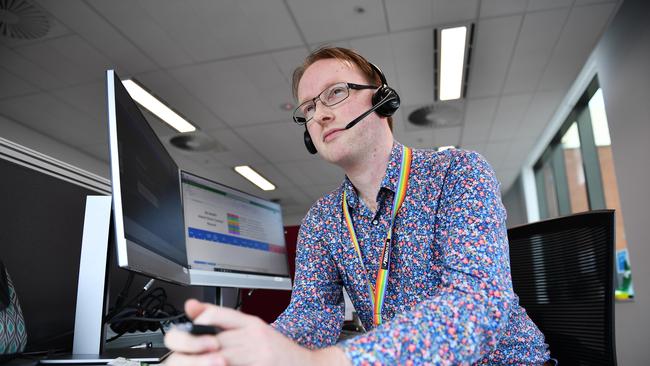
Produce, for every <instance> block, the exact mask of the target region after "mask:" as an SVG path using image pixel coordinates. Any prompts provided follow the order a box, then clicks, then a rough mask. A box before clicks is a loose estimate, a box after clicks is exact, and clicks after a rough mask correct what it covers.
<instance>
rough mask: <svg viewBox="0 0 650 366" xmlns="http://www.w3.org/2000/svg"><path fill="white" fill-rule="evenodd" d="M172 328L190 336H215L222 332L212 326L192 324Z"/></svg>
mask: <svg viewBox="0 0 650 366" xmlns="http://www.w3.org/2000/svg"><path fill="white" fill-rule="evenodd" d="M174 328H175V329H178V330H180V331H183V332H187V333H189V334H191V335H217V334H219V333H220V332H221V331H222V330H223V329H221V328H220V327H217V326H214V325H201V324H194V323H182V324H177V325H175V326H174Z"/></svg>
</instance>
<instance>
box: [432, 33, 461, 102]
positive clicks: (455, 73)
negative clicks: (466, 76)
mask: <svg viewBox="0 0 650 366" xmlns="http://www.w3.org/2000/svg"><path fill="white" fill-rule="evenodd" d="M466 44H467V27H456V28H447V29H443V30H442V31H440V87H439V90H440V92H439V99H440V100H453V99H459V98H460V97H461V96H462V83H463V70H464V69H465V48H466Z"/></svg>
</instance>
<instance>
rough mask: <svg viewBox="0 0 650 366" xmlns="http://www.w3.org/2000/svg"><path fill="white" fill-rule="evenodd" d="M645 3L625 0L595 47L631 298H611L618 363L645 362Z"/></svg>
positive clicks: (648, 305) (648, 234) (648, 195)
mask: <svg viewBox="0 0 650 366" xmlns="http://www.w3.org/2000/svg"><path fill="white" fill-rule="evenodd" d="M649 16H650V2H649V1H647V0H626V1H625V2H624V3H623V5H622V6H621V8H620V9H619V12H618V14H617V15H616V17H615V18H614V21H613V22H612V24H611V26H610V28H609V29H608V30H607V32H606V33H605V34H604V36H603V38H602V39H601V41H600V42H599V44H598V47H597V48H596V51H595V54H594V55H595V61H596V72H597V74H598V78H599V81H600V85H601V87H602V90H603V96H604V99H605V108H606V111H607V120H608V122H609V127H610V135H611V139H612V151H613V154H614V164H615V168H616V177H617V180H618V186H619V190H620V196H621V206H622V210H623V215H624V217H625V235H626V238H627V242H628V249H629V252H630V261H631V265H632V276H633V280H634V288H635V291H636V299H635V301H634V302H630V303H622V302H617V303H616V340H617V342H616V347H617V354H618V361H619V365H623V366H630V365H650V266H649V265H648V263H650V230H648V228H649V227H650V226H649V224H650V192H649V191H648V185H649V184H650V22H648V17H649Z"/></svg>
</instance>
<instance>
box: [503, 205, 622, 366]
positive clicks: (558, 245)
mask: <svg viewBox="0 0 650 366" xmlns="http://www.w3.org/2000/svg"><path fill="white" fill-rule="evenodd" d="M614 238H615V236H614V210H598V211H590V212H585V213H580V214H575V215H570V216H565V217H559V218H555V219H550V220H545V221H540V222H535V223H532V224H526V225H521V226H517V227H514V228H511V229H509V230H508V239H509V241H510V265H511V271H512V285H513V288H514V290H515V293H516V294H517V295H518V296H519V299H520V303H521V305H522V306H523V307H524V308H525V309H526V311H527V313H528V315H529V316H530V317H531V319H532V320H533V321H534V322H535V324H537V326H538V327H539V329H540V330H541V331H542V333H544V336H545V338H546V343H548V345H549V349H550V351H551V357H553V358H556V359H557V360H558V361H559V364H560V365H576V366H579V365H616V350H615V344H614V273H613V266H614Z"/></svg>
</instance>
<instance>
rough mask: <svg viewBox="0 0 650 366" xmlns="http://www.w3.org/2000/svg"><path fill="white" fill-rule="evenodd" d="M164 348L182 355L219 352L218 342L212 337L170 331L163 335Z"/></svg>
mask: <svg viewBox="0 0 650 366" xmlns="http://www.w3.org/2000/svg"><path fill="white" fill-rule="evenodd" d="M165 346H166V347H167V348H169V349H170V350H172V351H178V352H183V353H204V352H214V351H217V350H219V341H218V340H217V337H215V336H213V335H203V336H193V335H191V334H188V333H187V332H183V331H180V330H177V329H171V330H170V331H169V332H167V334H165Z"/></svg>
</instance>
